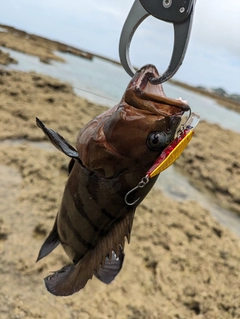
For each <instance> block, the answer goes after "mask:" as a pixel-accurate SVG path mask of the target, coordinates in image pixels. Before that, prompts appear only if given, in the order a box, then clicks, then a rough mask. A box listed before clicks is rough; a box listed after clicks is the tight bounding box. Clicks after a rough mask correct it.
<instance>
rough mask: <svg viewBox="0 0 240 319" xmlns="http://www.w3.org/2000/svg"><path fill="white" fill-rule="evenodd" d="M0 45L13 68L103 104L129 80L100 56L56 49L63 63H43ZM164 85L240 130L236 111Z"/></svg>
mask: <svg viewBox="0 0 240 319" xmlns="http://www.w3.org/2000/svg"><path fill="white" fill-rule="evenodd" d="M0 48H1V50H3V51H5V52H9V53H10V54H11V56H12V57H13V58H15V59H16V60H18V61H19V63H18V64H14V65H11V67H12V68H13V69H16V70H21V71H24V72H29V71H35V72H38V73H42V74H46V75H49V76H52V77H55V78H58V79H60V80H61V81H66V82H68V83H70V84H71V85H72V86H73V87H74V89H75V92H76V94H78V95H80V96H82V97H85V98H87V99H89V100H90V101H92V102H95V103H99V104H103V105H106V106H113V105H114V104H116V103H118V102H119V100H120V99H121V97H122V95H123V93H124V91H125V89H126V87H127V85H128V83H129V80H130V77H129V76H128V75H127V74H126V72H125V71H124V70H123V68H122V67H121V66H118V65H116V64H114V63H111V62H108V61H105V60H102V59H100V58H94V59H93V60H88V59H83V58H79V57H77V56H74V55H71V54H69V53H60V52H56V54H57V55H58V56H60V57H62V58H63V59H64V60H65V61H66V63H61V62H56V61H52V62H51V64H44V63H42V62H40V61H39V58H38V57H33V56H29V55H26V54H23V53H21V52H17V51H14V50H10V49H6V48H3V47H0ZM163 86H164V90H165V93H166V95H168V96H171V97H172V98H178V97H181V98H183V99H184V100H187V101H188V102H189V105H190V106H191V108H192V111H194V112H197V113H199V114H200V116H201V119H202V120H205V121H207V122H209V123H217V124H219V125H220V126H221V127H223V128H227V129H230V130H232V131H236V132H240V114H239V113H237V112H234V111H232V110H229V109H227V108H224V107H222V106H220V105H219V104H218V103H217V102H216V101H215V100H213V99H211V98H208V97H205V96H202V95H201V94H197V93H195V92H192V91H189V90H187V89H184V88H181V87H179V86H176V85H173V84H171V83H164V84H163ZM99 95H100V96H99ZM101 96H105V97H107V98H102V97H101Z"/></svg>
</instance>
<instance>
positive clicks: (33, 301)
mask: <svg viewBox="0 0 240 319" xmlns="http://www.w3.org/2000/svg"><path fill="white" fill-rule="evenodd" d="M102 111H103V107H101V106H98V105H95V104H93V103H90V102H88V101H86V100H84V99H82V98H80V97H78V96H76V95H75V94H74V93H73V89H72V88H71V87H70V86H69V85H67V84H64V83H62V82H59V81H58V80H56V79H52V78H50V77H47V76H42V75H39V74H36V73H29V74H25V73H21V72H19V73H18V72H14V71H6V70H2V69H1V70H0V112H1V113H0V114H1V117H0V124H1V130H0V141H1V142H0V163H1V165H0V173H1V175H0V176H1V182H0V198H1V206H0V282H1V288H0V313H1V318H3V319H5V318H10V319H13V318H14V319H15V318H27V319H30V318H31V319H32V318H47V319H55V318H56V319H57V318H60V317H62V318H64V319H65V318H66V319H68V318H69V319H70V318H83V319H88V318H89V319H90V318H91V319H92V318H93V319H97V318H99V319H105V318H117V319H120V318H124V319H126V318H127V319H139V318H144V319H145V318H147V319H155V318H156V319H159V318H161V319H162V318H163V319H170V318H171V319H175V318H178V319H180V318H181V319H185V318H209V319H215V318H216V319H219V318H240V289H239V287H240V275H239V274H240V242H239V239H238V238H236V237H235V236H234V235H233V234H231V232H230V231H229V230H227V229H225V228H224V227H223V226H221V225H219V224H218V223H217V222H216V221H215V220H214V219H213V218H212V217H211V215H210V213H209V212H208V211H207V210H206V209H204V208H202V207H201V206H200V205H199V204H197V203H195V202H192V201H191V202H176V201H174V200H172V199H170V198H168V197H166V196H164V195H163V194H162V193H161V192H160V191H157V190H152V191H151V193H150V194H149V195H148V197H147V198H146V199H145V200H144V202H143V203H142V204H141V206H140V207H139V208H138V209H137V212H136V217H135V220H134V225H133V230H132V237H131V243H130V245H126V259H125V261H124V265H123V269H122V270H121V273H120V274H119V276H118V277H117V278H116V280H115V281H114V282H113V283H112V284H110V285H104V284H102V283H101V282H99V281H98V280H97V279H96V278H94V279H93V280H90V281H89V283H88V284H87V286H86V287H85V288H84V289H83V290H82V291H80V292H79V293H77V294H75V295H73V296H71V297H66V298H64V297H63V298H61V297H55V296H53V295H51V294H50V293H48V292H47V290H46V289H45V286H44V283H43V278H44V277H45V276H47V275H48V274H49V272H51V271H54V270H57V269H59V268H61V267H62V266H63V265H64V264H66V263H68V262H69V261H68V259H67V257H66V256H65V253H64V252H63V249H62V248H61V247H58V248H57V249H56V250H55V251H54V252H53V253H51V254H50V255H49V256H47V257H46V258H44V259H43V260H41V261H40V262H38V263H37V264H36V263H35V260H36V257H37V255H38V251H39V248H40V247H41V244H42V243H43V240H44V239H45V237H46V235H47V234H48V232H49V231H50V230H51V227H52V225H53V221H54V218H55V216H56V213H57V210H58V207H59V204H60V200H61V196H62V192H63V188H64V184H65V182H66V179H67V165H68V158H66V156H64V155H63V154H62V153H60V152H59V151H57V150H55V149H53V148H51V147H49V148H48V147H47V146H46V145H50V143H48V142H47V140H46V139H45V137H44V135H43V133H42V131H41V130H40V129H39V128H37V126H36V124H35V117H36V116H37V117H39V118H40V119H41V120H43V121H44V122H45V124H46V125H47V126H48V127H51V128H53V129H54V130H56V131H58V132H59V133H60V134H61V135H63V136H64V137H65V138H66V139H67V140H68V141H69V142H70V143H71V144H73V145H74V144H75V139H76V135H77V133H78V131H79V129H80V128H81V127H82V126H83V125H84V124H85V123H87V122H88V121H89V120H90V119H92V118H93V117H94V116H96V115H97V114H100V113H101V112H102ZM206 132H208V134H207V137H206ZM239 158H240V151H239V134H236V133H233V132H231V131H227V130H223V129H221V128H220V127H219V126H217V125H210V124H207V123H204V122H201V123H200V124H199V126H198V127H197V130H196V134H195V136H194V138H193V140H192V142H191V143H190V145H189V146H188V148H187V149H186V150H185V152H184V153H183V154H182V156H181V157H180V158H179V160H178V161H177V164H176V165H177V166H178V167H179V168H181V169H184V171H185V172H188V173H189V174H190V176H191V178H192V182H193V183H195V184H196V183H197V185H198V187H199V188H200V189H202V190H203V191H206V190H207V191H209V192H212V193H213V194H214V196H215V198H216V200H217V201H218V202H219V203H220V204H222V205H223V206H225V207H230V208H231V209H233V210H234V211H236V212H238V213H239V214H240V212H239V197H238V196H239V194H240V192H239V190H240V178H239V175H240V166H239V161H238V159H239ZM159 178H160V180H161V176H160V177H159Z"/></svg>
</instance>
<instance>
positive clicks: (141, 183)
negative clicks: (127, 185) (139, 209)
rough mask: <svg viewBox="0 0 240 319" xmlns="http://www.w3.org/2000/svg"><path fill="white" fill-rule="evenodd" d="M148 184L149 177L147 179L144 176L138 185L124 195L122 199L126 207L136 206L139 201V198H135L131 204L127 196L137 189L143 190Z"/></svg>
mask: <svg viewBox="0 0 240 319" xmlns="http://www.w3.org/2000/svg"><path fill="white" fill-rule="evenodd" d="M148 182H149V177H148V175H146V176H144V177H143V178H142V179H141V181H140V182H139V183H138V185H137V186H135V187H134V188H132V189H131V190H130V191H129V192H127V194H126V195H125V197H124V200H125V203H126V204H127V205H129V206H132V205H134V204H136V203H137V202H138V201H139V199H140V197H138V198H137V199H136V200H135V201H133V202H129V201H128V196H129V195H130V194H131V193H132V192H134V191H135V190H136V189H138V188H143V187H144V186H145V185H146V184H147V183H148Z"/></svg>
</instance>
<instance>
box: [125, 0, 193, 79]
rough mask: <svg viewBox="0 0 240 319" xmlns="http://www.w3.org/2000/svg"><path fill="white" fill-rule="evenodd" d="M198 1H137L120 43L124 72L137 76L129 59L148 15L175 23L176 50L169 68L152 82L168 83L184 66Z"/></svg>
mask: <svg viewBox="0 0 240 319" xmlns="http://www.w3.org/2000/svg"><path fill="white" fill-rule="evenodd" d="M195 3H196V0H163V1H162V0H161V1H157V0H135V2H134V3H133V6H132V8H131V10H130V12H129V14H128V16H127V19H126V21H125V23H124V26H123V29H122V33H121V36H120V42H119V56H120V61H121V64H122V66H123V68H124V69H125V71H126V72H127V73H128V74H129V75H130V76H131V77H132V76H133V75H134V73H135V70H134V68H133V67H132V65H131V62H130V58H129V47H130V44H131V40H132V37H133V35H134V33H135V31H136V29H137V28H138V26H139V25H140V24H141V22H142V21H143V20H144V19H146V18H147V17H148V16H149V15H153V16H154V17H156V18H158V19H160V20H164V21H166V22H172V23H173V27H174V47H173V53H172V57H171V61H170V64H169V66H168V68H167V70H166V71H165V72H164V73H163V75H162V76H160V77H159V78H150V79H149V81H150V82H151V83H152V84H160V83H163V82H165V81H167V80H169V79H170V78H171V77H172V76H173V75H174V74H175V73H176V72H177V70H178V69H179V67H180V66H181V64H182V62H183V59H184V57H185V53H186V50H187V46H188V42H189V37H190V33H191V28H192V20H193V12H194V6H195Z"/></svg>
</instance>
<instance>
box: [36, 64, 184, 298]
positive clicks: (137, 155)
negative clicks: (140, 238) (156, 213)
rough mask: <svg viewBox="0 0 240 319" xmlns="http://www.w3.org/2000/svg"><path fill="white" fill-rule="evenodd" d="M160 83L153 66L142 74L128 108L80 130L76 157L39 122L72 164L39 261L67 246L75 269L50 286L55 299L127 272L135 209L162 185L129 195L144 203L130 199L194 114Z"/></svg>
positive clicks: (50, 280)
mask: <svg viewBox="0 0 240 319" xmlns="http://www.w3.org/2000/svg"><path fill="white" fill-rule="evenodd" d="M158 76H159V75H158V72H157V70H156V68H155V67H154V66H152V65H148V66H145V67H143V68H142V69H140V70H139V71H138V72H137V73H136V74H135V75H134V77H133V78H132V80H131V82H130V84H129V85H128V87H127V90H126V92H125V94H124V96H123V98H122V100H121V102H120V103H119V104H118V105H116V106H114V107H113V108H111V109H109V110H108V111H106V112H104V113H103V114H101V115H99V116H98V117H96V118H94V119H93V120H92V121H90V122H89V123H88V124H87V125H86V126H85V127H83V128H82V129H81V130H80V132H79V134H78V136H77V144H76V148H77V150H75V148H74V147H72V146H71V145H69V144H68V143H67V142H66V141H65V140H64V138H63V137H62V136H60V135H59V134H58V133H56V132H54V131H53V130H51V129H48V128H46V127H45V125H44V124H43V123H42V122H41V121H40V120H39V119H37V125H38V126H39V127H40V128H41V129H42V130H43V132H44V133H45V134H46V135H47V137H48V138H49V139H50V140H51V142H52V143H53V145H55V146H56V147H57V148H58V149H59V150H61V151H62V152H63V153H65V154H66V155H67V156H69V157H71V158H72V159H71V161H70V164H69V178H68V181H67V184H66V187H65V190H64V194H63V198H62V203H61V207H60V210H59V212H58V214H57V217H56V220H55V223H54V226H53V229H52V231H51V233H50V234H49V236H48V237H47V239H46V241H45V242H44V244H43V246H42V248H41V250H40V252H39V256H38V260H39V259H41V258H43V257H45V256H46V255H47V254H49V253H50V252H51V251H52V250H53V249H54V248H55V247H56V246H57V245H58V244H60V243H61V244H62V246H63V248H64V250H65V252H66V253H67V255H68V256H69V258H70V259H71V260H72V262H73V263H72V264H70V265H68V266H65V267H63V268H62V269H60V270H59V271H57V272H55V273H54V274H52V275H50V276H48V277H46V278H45V284H46V287H47V289H48V290H49V291H50V292H51V293H53V294H54V295H60V296H66V295H71V294H73V293H75V292H77V291H79V290H80V289H82V288H83V287H84V286H85V285H86V283H87V281H88V280H89V279H91V278H92V276H93V274H94V275H95V276H96V277H98V278H99V279H100V280H101V281H103V282H105V283H110V282H111V281H112V280H113V279H114V278H115V277H116V275H117V274H118V273H119V271H120V269H121V268H122V263H123V259H124V243H125V237H126V238H127V240H128V242H129V241H130V233H131V229H132V223H133V217H134V212H135V209H136V207H137V205H138V204H139V203H140V202H141V200H143V198H144V197H145V196H146V195H147V193H148V192H149V191H150V189H151V188H152V186H153V184H154V183H155V181H156V178H157V177H154V178H152V179H151V180H150V181H149V183H148V184H147V185H146V186H145V187H144V188H142V189H141V188H139V189H137V190H136V191H135V192H132V193H131V194H129V197H130V199H132V200H133V201H134V199H135V198H138V197H140V198H141V200H139V201H138V202H137V203H136V204H134V205H128V204H127V203H126V201H125V200H124V197H125V195H126V193H128V192H129V191H130V190H131V189H133V188H134V187H135V186H136V185H137V184H138V183H139V181H140V180H141V178H142V177H143V176H145V173H146V172H147V170H148V169H149V168H150V167H151V166H152V164H153V163H154V161H155V160H156V159H157V157H158V156H159V155H160V154H161V152H162V151H163V150H164V148H165V147H166V146H167V145H168V144H169V143H170V142H172V140H173V139H174V135H175V133H176V130H177V128H178V126H179V124H180V121H181V116H182V115H183V113H184V112H185V111H188V110H189V106H188V105H187V104H186V102H184V101H182V100H180V99H179V100H175V99H170V98H167V97H166V96H165V94H164V92H163V89H162V86H161V85H151V84H150V83H149V81H148V79H149V78H150V77H158Z"/></svg>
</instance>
